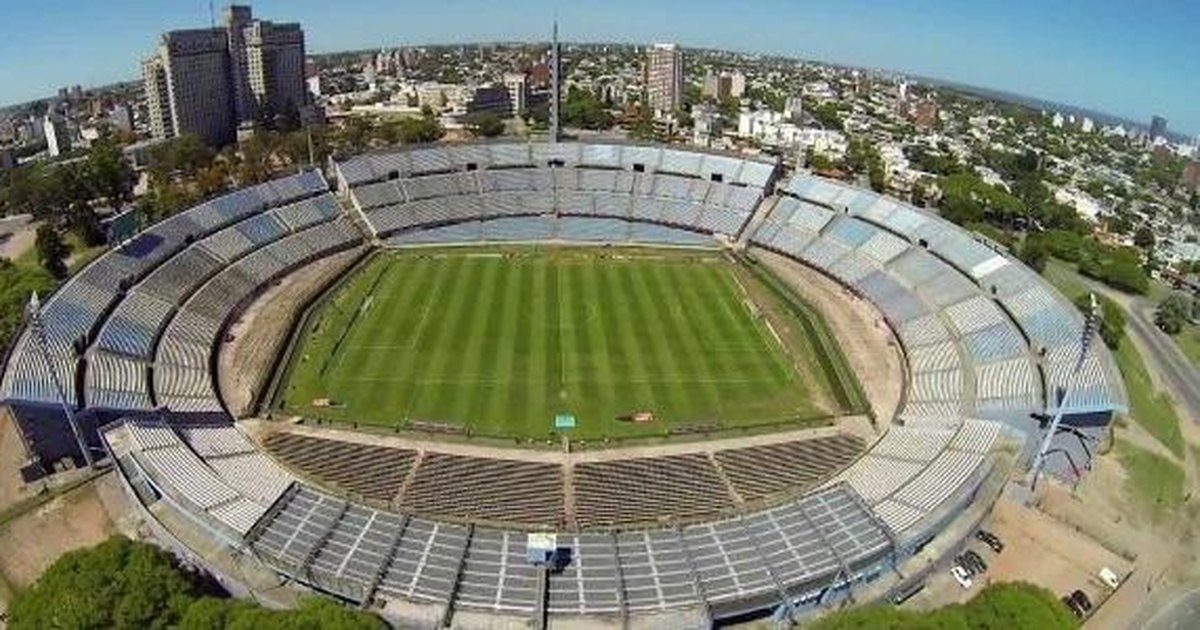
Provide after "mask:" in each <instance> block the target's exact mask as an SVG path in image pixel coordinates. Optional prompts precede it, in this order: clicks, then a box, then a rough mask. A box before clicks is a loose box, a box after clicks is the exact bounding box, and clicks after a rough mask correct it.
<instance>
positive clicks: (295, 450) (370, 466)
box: [263, 433, 417, 503]
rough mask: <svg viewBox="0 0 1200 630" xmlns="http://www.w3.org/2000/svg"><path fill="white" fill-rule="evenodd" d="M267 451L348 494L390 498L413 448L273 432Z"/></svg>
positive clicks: (387, 500)
mask: <svg viewBox="0 0 1200 630" xmlns="http://www.w3.org/2000/svg"><path fill="white" fill-rule="evenodd" d="M263 446H264V447H266V449H267V452H269V453H271V455H273V456H275V457H276V458H277V459H279V461H281V462H283V463H284V464H286V465H287V466H289V467H291V468H293V469H295V470H296V471H297V472H299V473H300V474H302V475H304V476H306V477H309V478H311V479H313V480H315V481H317V482H320V483H322V484H325V485H328V486H331V487H334V488H337V489H339V490H341V491H343V492H347V493H349V494H350V495H351V496H356V497H362V498H364V499H368V500H371V501H378V502H383V503H390V502H392V501H393V500H394V499H395V498H396V496H397V494H398V493H399V491H400V484H401V483H403V482H404V479H405V477H407V476H408V473H409V470H410V468H411V467H412V465H413V462H414V460H415V459H416V455H417V453H416V451H410V450H405V449H399V448H389V447H384V446H373V445H370V444H358V443H356V442H342V441H339V440H329V439H323V438H317V437H311V436H307V435H302V434H298V433H273V434H271V435H269V436H267V437H266V438H265V439H264V440H263Z"/></svg>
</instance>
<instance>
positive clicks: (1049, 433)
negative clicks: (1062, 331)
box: [1025, 293, 1100, 493]
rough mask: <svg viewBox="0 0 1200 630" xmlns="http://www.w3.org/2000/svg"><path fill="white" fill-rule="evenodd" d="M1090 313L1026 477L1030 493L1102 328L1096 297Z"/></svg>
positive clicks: (1091, 296) (1091, 302) (1090, 305)
mask: <svg viewBox="0 0 1200 630" xmlns="http://www.w3.org/2000/svg"><path fill="white" fill-rule="evenodd" d="M1088 298H1089V301H1088V312H1087V313H1086V314H1085V316H1084V323H1083V332H1082V333H1081V335H1080V338H1079V357H1078V358H1077V359H1076V360H1075V368H1074V369H1073V370H1071V374H1070V376H1069V377H1067V385H1066V387H1065V388H1064V390H1063V395H1062V400H1060V401H1059V402H1058V409H1057V410H1055V412H1054V419H1053V420H1051V421H1050V427H1049V428H1048V429H1047V430H1046V436H1045V437H1044V438H1042V446H1041V448H1039V449H1038V452H1037V456H1036V457H1034V458H1033V465H1032V466H1030V467H1029V474H1028V475H1027V476H1026V477H1025V485H1026V486H1027V487H1028V488H1029V491H1030V493H1032V492H1033V490H1034V487H1035V486H1036V484H1037V480H1038V475H1039V474H1041V471H1042V466H1043V465H1044V464H1045V462H1046V452H1047V451H1049V450H1050V441H1051V440H1053V439H1054V435H1055V434H1056V433H1058V425H1059V424H1060V423H1061V422H1062V418H1063V412H1064V410H1065V409H1066V408H1067V403H1068V401H1070V400H1071V394H1073V393H1075V382H1076V381H1077V380H1078V378H1079V373H1080V372H1081V371H1083V362H1084V360H1085V359H1087V355H1088V350H1091V347H1092V339H1093V338H1094V337H1095V336H1096V329H1097V328H1099V326H1100V315H1099V312H1098V309H1097V308H1096V295H1095V294H1094V293H1093V294H1089V295H1088Z"/></svg>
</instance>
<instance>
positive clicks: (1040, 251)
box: [1017, 236, 1050, 273]
mask: <svg viewBox="0 0 1200 630" xmlns="http://www.w3.org/2000/svg"><path fill="white" fill-rule="evenodd" d="M1017 257H1018V258H1020V259H1021V262H1023V263H1025V264H1026V265H1029V268H1030V269H1033V270H1034V271H1036V272H1038V273H1042V272H1043V271H1045V270H1046V262H1047V261H1048V260H1050V249H1049V247H1047V245H1046V241H1045V240H1044V239H1040V238H1034V237H1033V236H1029V237H1027V238H1026V239H1025V242H1024V243H1022V244H1021V249H1020V251H1019V252H1018V253H1017Z"/></svg>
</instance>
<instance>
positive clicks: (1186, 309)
mask: <svg viewBox="0 0 1200 630" xmlns="http://www.w3.org/2000/svg"><path fill="white" fill-rule="evenodd" d="M1192 307H1193V304H1192V298H1191V297H1190V296H1188V295H1187V294H1186V293H1180V292H1178V291H1176V292H1174V293H1172V294H1171V295H1168V296H1167V297H1166V298H1165V299H1164V300H1163V301H1162V302H1159V304H1158V308H1157V309H1156V310H1155V311H1154V323H1155V324H1157V325H1158V327H1159V328H1161V329H1162V331H1163V332H1165V333H1167V334H1168V335H1178V334H1179V333H1181V332H1183V327H1184V326H1186V325H1187V323H1188V321H1189V319H1190V316H1191V314H1192Z"/></svg>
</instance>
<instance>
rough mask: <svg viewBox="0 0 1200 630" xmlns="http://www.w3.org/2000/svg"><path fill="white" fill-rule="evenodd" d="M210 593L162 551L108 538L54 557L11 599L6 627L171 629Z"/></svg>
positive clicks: (199, 579) (118, 538)
mask: <svg viewBox="0 0 1200 630" xmlns="http://www.w3.org/2000/svg"><path fill="white" fill-rule="evenodd" d="M209 590H211V589H210V588H209V587H206V586H205V584H204V581H203V580H202V579H201V578H200V576H199V575H197V574H195V573H188V572H185V571H183V570H181V569H180V568H179V566H178V565H177V564H176V563H175V561H174V559H173V558H171V556H169V555H168V554H167V553H166V552H164V551H162V550H160V549H158V548H157V547H153V546H151V545H146V544H141V543H134V542H133V541H130V540H129V539H127V538H120V537H116V538H110V539H109V540H108V541H106V542H103V543H101V544H100V545H98V546H96V547H94V548H91V549H82V550H78V551H72V552H70V553H67V554H65V555H63V556H62V557H61V558H59V559H58V560H57V561H56V562H55V563H54V564H53V565H51V566H50V568H49V569H47V570H46V573H45V574H43V575H42V577H40V578H39V579H38V581H37V582H35V583H34V585H33V586H32V587H30V588H29V589H27V590H25V591H22V592H21V593H19V594H18V595H17V597H16V598H15V599H14V600H13V604H12V608H11V610H10V611H9V612H10V615H11V618H10V621H9V625H10V627H11V628H12V629H13V630H20V629H21V628H149V627H163V626H170V625H176V624H178V623H179V621H180V620H181V619H182V618H183V615H184V612H185V611H186V610H187V607H188V605H189V604H190V603H191V602H192V600H194V599H195V598H196V597H198V596H200V595H201V594H203V593H205V592H208V591H209Z"/></svg>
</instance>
